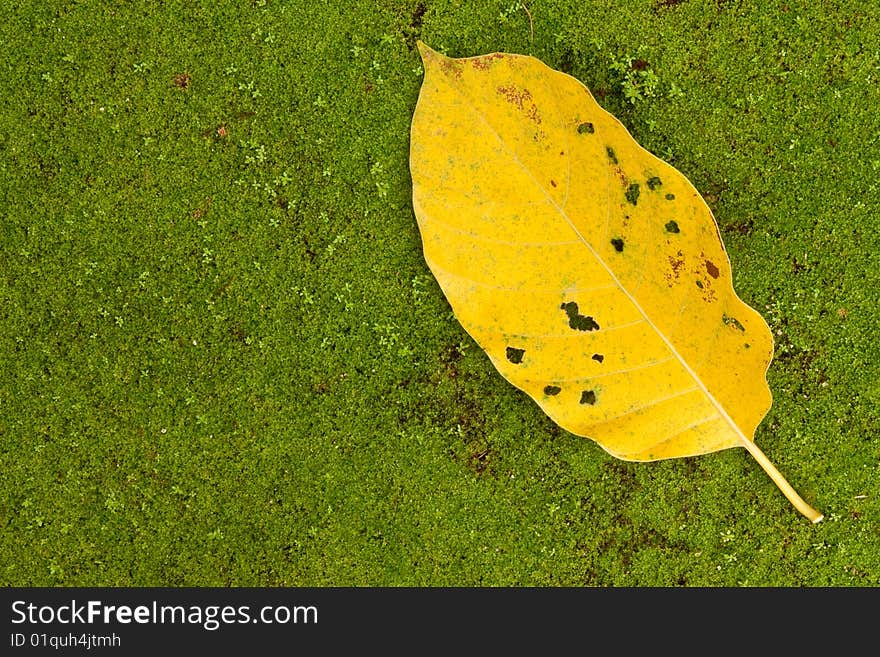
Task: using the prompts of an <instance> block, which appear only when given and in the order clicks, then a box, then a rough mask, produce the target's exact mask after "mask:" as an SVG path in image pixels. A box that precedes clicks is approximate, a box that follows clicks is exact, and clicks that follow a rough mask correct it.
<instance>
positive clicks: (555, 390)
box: [544, 386, 562, 397]
mask: <svg viewBox="0 0 880 657" xmlns="http://www.w3.org/2000/svg"><path fill="white" fill-rule="evenodd" d="M560 392H562V388H560V387H559V386H545V387H544V394H545V395H549V396H551V397H552V396H553V395H558V394H559V393H560Z"/></svg>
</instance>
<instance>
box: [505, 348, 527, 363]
mask: <svg viewBox="0 0 880 657" xmlns="http://www.w3.org/2000/svg"><path fill="white" fill-rule="evenodd" d="M525 353H526V350H525V349H517V348H516V347H508V348H507V360H509V361H510V362H511V363H513V364H514V365H519V364H520V363H521V362H522V359H523V356H524V355H525Z"/></svg>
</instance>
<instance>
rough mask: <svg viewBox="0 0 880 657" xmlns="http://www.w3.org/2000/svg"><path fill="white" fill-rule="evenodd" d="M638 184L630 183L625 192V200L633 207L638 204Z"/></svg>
mask: <svg viewBox="0 0 880 657" xmlns="http://www.w3.org/2000/svg"><path fill="white" fill-rule="evenodd" d="M640 193H641V192H640V191H639V183H632V184H631V185H630V186H629V188H627V190H626V200H627V201H629V202H630V203H632V204H633V205H635V204H636V203H638V202H639V194H640Z"/></svg>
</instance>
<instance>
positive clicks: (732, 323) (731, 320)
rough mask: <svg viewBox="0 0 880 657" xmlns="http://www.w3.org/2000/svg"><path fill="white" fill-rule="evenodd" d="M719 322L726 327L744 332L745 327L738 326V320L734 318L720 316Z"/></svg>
mask: <svg viewBox="0 0 880 657" xmlns="http://www.w3.org/2000/svg"><path fill="white" fill-rule="evenodd" d="M721 321H722V322H724V323H725V324H726V325H727V326H733V327H734V328H736V329H737V330H739V331H743V332H745V330H746V327H745V326H743V325H742V324H740V322H739V320H738V319H737V318H736V317H731V316H730V315H727V314H724V315H722V316H721Z"/></svg>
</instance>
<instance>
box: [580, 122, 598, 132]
mask: <svg viewBox="0 0 880 657" xmlns="http://www.w3.org/2000/svg"><path fill="white" fill-rule="evenodd" d="M594 132H596V128H594V127H593V124H592V123H590V122H589V121H584V122H583V123H581V124H580V125H579V126H578V134H581V135H583V134H588V135H591V134H593V133H594Z"/></svg>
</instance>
